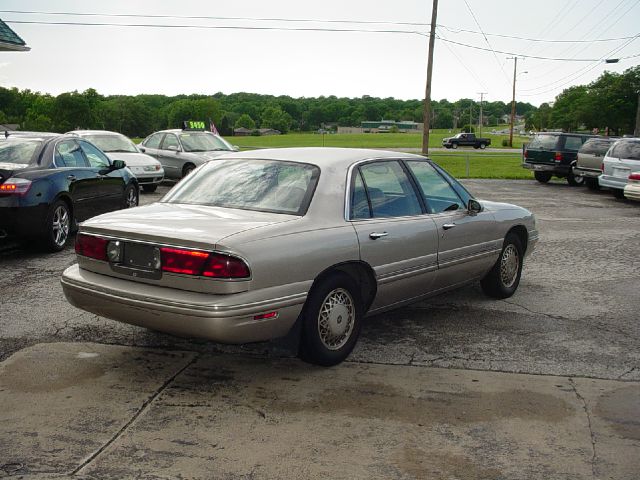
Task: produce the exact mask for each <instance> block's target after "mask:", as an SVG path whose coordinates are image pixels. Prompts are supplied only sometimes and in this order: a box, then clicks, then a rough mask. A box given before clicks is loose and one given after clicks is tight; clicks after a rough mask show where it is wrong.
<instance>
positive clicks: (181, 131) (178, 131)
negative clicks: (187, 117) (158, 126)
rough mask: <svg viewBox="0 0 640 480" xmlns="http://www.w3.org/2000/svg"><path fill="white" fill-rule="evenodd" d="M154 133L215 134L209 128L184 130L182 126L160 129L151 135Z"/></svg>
mask: <svg viewBox="0 0 640 480" xmlns="http://www.w3.org/2000/svg"><path fill="white" fill-rule="evenodd" d="M154 133H210V134H211V135H215V133H212V132H210V131H209V130H183V129H181V128H169V129H167V130H158V131H157V132H153V133H151V134H149V136H151V135H153V134H154ZM218 136H219V135H218Z"/></svg>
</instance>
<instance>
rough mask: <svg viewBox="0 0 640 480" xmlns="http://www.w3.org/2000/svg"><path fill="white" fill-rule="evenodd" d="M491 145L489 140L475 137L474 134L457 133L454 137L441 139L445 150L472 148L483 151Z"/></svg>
mask: <svg viewBox="0 0 640 480" xmlns="http://www.w3.org/2000/svg"><path fill="white" fill-rule="evenodd" d="M489 145H491V139H490V138H480V137H476V135H475V133H459V134H457V135H456V136H455V137H449V138H443V139H442V146H443V147H445V148H458V147H473V148H482V149H485V148H487V147H488V146H489Z"/></svg>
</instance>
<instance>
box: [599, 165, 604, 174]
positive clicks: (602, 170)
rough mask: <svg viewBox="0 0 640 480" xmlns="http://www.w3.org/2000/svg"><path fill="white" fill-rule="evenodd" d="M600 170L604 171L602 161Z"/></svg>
mask: <svg viewBox="0 0 640 480" xmlns="http://www.w3.org/2000/svg"><path fill="white" fill-rule="evenodd" d="M600 171H601V172H602V173H604V163H601V164H600Z"/></svg>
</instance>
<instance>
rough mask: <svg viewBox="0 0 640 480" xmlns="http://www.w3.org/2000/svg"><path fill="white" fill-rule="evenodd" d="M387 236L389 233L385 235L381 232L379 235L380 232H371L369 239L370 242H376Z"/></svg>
mask: <svg viewBox="0 0 640 480" xmlns="http://www.w3.org/2000/svg"><path fill="white" fill-rule="evenodd" d="M387 235H389V233H387V232H382V233H380V232H372V233H370V234H369V238H370V239H371V240H377V239H379V238H382V237H386V236H387Z"/></svg>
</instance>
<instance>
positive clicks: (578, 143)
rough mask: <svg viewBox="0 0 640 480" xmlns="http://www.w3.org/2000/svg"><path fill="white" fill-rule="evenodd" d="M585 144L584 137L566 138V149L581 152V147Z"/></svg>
mask: <svg viewBox="0 0 640 480" xmlns="http://www.w3.org/2000/svg"><path fill="white" fill-rule="evenodd" d="M583 143H584V138H583V137H565V140H564V149H565V150H575V151H576V152H577V151H578V150H580V147H582V144H583Z"/></svg>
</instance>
